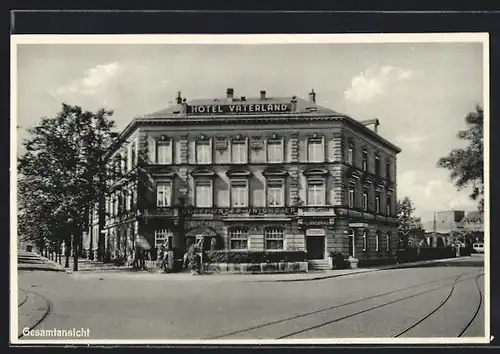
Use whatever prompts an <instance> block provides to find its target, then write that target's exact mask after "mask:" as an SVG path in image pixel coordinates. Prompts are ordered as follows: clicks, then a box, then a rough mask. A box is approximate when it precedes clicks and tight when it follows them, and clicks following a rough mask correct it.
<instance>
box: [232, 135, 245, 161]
mask: <svg viewBox="0 0 500 354" xmlns="http://www.w3.org/2000/svg"><path fill="white" fill-rule="evenodd" d="M247 155H248V154H247V142H246V140H233V141H232V142H231V156H232V159H233V163H247V158H248V156H247Z"/></svg>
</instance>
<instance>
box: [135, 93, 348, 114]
mask: <svg viewBox="0 0 500 354" xmlns="http://www.w3.org/2000/svg"><path fill="white" fill-rule="evenodd" d="M292 99H293V97H266V98H265V99H261V98H260V97H248V98H246V99H245V100H244V101H243V100H242V99H241V98H234V99H233V100H232V101H230V100H228V99H227V98H226V97H224V98H215V99H206V98H200V99H193V100H189V101H186V103H187V104H188V105H189V106H206V105H230V104H234V105H240V104H241V105H245V104H290V103H291V101H292ZM296 101H297V109H296V110H295V111H294V113H316V114H318V113H319V114H340V113H339V112H336V111H334V110H333V109H330V108H326V107H323V106H320V105H318V104H316V103H312V102H309V101H307V100H305V99H303V98H300V97H296ZM178 110H179V107H178V105H177V104H174V105H172V106H169V107H167V108H165V109H162V110H159V111H156V112H153V113H149V114H145V115H144V118H171V119H180V118H182V116H176V112H177V113H178ZM254 114H255V113H254Z"/></svg>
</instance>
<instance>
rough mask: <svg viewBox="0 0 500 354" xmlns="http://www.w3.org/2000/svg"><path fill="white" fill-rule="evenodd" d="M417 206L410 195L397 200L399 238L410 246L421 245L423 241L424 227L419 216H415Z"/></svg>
mask: <svg viewBox="0 0 500 354" xmlns="http://www.w3.org/2000/svg"><path fill="white" fill-rule="evenodd" d="M414 212H415V207H414V206H413V202H412V201H411V200H410V198H408V197H404V198H403V199H402V200H398V202H397V213H398V234H399V238H400V239H402V240H403V242H404V243H405V244H406V245H407V246H410V247H420V246H421V245H422V242H423V239H424V237H423V235H424V227H423V225H422V221H421V219H420V218H419V217H415V216H413V213H414Z"/></svg>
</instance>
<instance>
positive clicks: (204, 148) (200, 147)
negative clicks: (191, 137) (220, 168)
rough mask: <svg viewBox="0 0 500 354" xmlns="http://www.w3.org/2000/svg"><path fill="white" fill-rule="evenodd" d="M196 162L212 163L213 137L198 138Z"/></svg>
mask: <svg viewBox="0 0 500 354" xmlns="http://www.w3.org/2000/svg"><path fill="white" fill-rule="evenodd" d="M196 162H197V163H198V164H211V163H212V139H199V140H196Z"/></svg>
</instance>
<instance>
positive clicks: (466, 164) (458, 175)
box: [437, 105, 484, 211]
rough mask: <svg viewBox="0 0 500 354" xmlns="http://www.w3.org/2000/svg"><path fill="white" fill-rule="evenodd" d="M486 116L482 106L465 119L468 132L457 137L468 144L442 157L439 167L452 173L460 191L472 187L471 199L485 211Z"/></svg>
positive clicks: (438, 163) (459, 133)
mask: <svg viewBox="0 0 500 354" xmlns="http://www.w3.org/2000/svg"><path fill="white" fill-rule="evenodd" d="M483 121H484V114H483V108H482V107H481V106H479V105H478V106H476V110H475V112H470V113H469V114H467V116H466V117H465V122H466V123H467V127H468V129H467V130H460V131H459V132H458V134H457V137H458V138H459V139H460V140H464V141H466V142H467V143H468V145H467V147H465V148H463V149H453V150H452V151H451V152H450V153H449V155H448V156H446V157H442V158H440V159H439V161H438V162H437V165H438V166H439V167H442V168H446V169H448V170H449V171H450V178H451V179H452V180H454V181H455V186H456V187H457V189H458V190H462V189H464V188H466V187H472V193H471V194H470V198H471V199H473V200H477V201H478V209H479V210H480V211H483V210H484V169H483V161H484V150H483V149H484V147H483Z"/></svg>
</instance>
